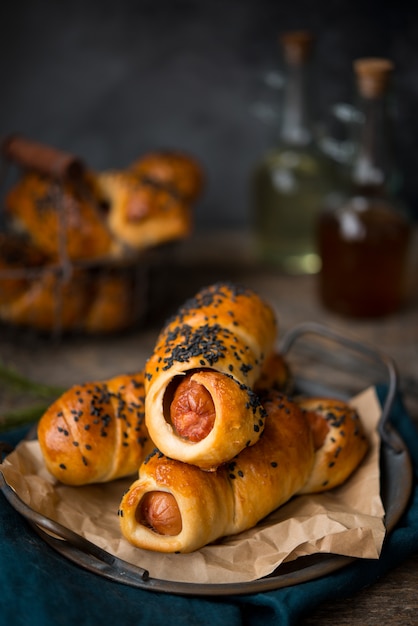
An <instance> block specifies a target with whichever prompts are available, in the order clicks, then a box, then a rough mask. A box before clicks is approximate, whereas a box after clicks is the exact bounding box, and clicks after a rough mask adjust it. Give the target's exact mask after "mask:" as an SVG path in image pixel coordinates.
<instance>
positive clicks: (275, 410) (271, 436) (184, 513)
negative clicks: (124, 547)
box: [119, 391, 368, 552]
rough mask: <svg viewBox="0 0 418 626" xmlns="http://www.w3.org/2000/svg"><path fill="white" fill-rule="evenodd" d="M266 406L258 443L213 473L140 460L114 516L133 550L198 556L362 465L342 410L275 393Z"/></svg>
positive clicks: (157, 455)
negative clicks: (136, 474)
mask: <svg viewBox="0 0 418 626" xmlns="http://www.w3.org/2000/svg"><path fill="white" fill-rule="evenodd" d="M264 403H265V404H264V405H265V408H266V411H267V418H266V426H265V430H264V433H263V435H262V436H261V437H260V440H259V441H258V442H257V443H256V444H255V445H254V446H252V447H251V448H247V449H245V450H243V451H242V452H241V453H240V454H238V455H237V456H236V457H235V458H234V459H232V460H231V461H230V462H229V463H226V464H224V465H222V466H220V467H218V469H217V470H216V471H215V472H205V471H203V470H200V469H199V468H198V467H196V466H194V465H188V464H186V463H182V462H180V461H174V460H172V459H169V458H167V457H165V456H164V455H163V454H162V453H161V452H160V451H158V450H155V451H154V453H153V454H152V455H151V456H150V457H149V458H148V459H146V460H145V461H144V463H143V464H142V466H141V467H140V470H139V477H138V479H137V480H136V481H134V482H133V484H132V485H131V487H130V488H129V490H128V491H127V492H126V493H125V494H124V496H123V498H122V500H121V505H120V510H119V516H120V526H121V531H122V534H123V535H124V537H125V538H126V539H127V540H128V541H129V542H130V543H131V544H133V545H134V546H136V547H139V548H144V549H147V550H155V551H159V552H191V551H193V550H197V549H199V548H201V547H203V546H204V545H206V544H208V543H211V542H213V541H215V540H217V539H219V538H221V537H224V536H226V535H233V534H236V533H239V532H241V531H243V530H246V529H248V528H252V527H253V526H255V525H256V524H257V522H258V521H260V520H261V519H262V518H263V517H265V516H266V515H268V514H269V513H271V512H272V511H273V510H275V509H276V508H278V507H279V506H281V505H282V504H284V503H285V502H286V501H288V500H289V499H290V498H292V497H293V496H296V495H299V494H304V493H318V492H321V491H325V490H330V489H332V488H334V487H336V486H337V485H340V484H342V483H343V482H344V481H345V480H347V478H348V477H349V476H350V475H351V474H352V473H353V472H354V471H355V469H356V468H357V467H358V465H359V464H360V463H361V461H362V459H363V457H364V455H365V454H366V451H367V449H368V442H367V439H366V437H365V435H364V432H363V429H362V425H361V422H360V420H359V418H358V416H357V414H356V412H355V411H354V410H353V409H352V408H351V407H349V406H348V405H347V404H345V403H343V402H340V401H335V400H333V399H329V398H323V399H320V400H318V399H308V400H306V401H303V402H301V403H300V405H299V404H298V403H296V402H294V401H292V400H290V399H289V398H287V397H286V396H284V395H283V394H280V393H279V392H277V391H271V392H269V393H268V395H267V396H266V397H265V401H264ZM302 407H303V408H302Z"/></svg>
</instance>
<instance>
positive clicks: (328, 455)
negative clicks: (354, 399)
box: [299, 398, 369, 493]
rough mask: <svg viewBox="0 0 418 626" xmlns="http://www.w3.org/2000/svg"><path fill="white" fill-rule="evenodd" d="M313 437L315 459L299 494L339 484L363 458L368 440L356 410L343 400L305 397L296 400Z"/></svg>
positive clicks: (315, 491) (324, 489) (331, 487)
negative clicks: (298, 400)
mask: <svg viewBox="0 0 418 626" xmlns="http://www.w3.org/2000/svg"><path fill="white" fill-rule="evenodd" d="M299 406H300V407H301V409H302V410H303V411H304V414H305V417H306V418H307V420H308V422H309V424H310V426H311V430H312V433H313V436H314V444H315V450H316V452H315V462H314V466H313V468H312V472H311V474H310V476H309V479H308V481H307V482H306V483H305V485H304V486H303V488H302V489H301V490H300V492H299V493H319V492H321V491H328V490H329V489H333V488H334V487H337V486H338V485H340V484H342V483H343V482H344V481H345V480H346V479H347V478H348V477H349V476H350V475H351V474H352V472H353V471H354V469H355V468H356V467H357V466H358V465H359V464H360V462H361V461H362V460H363V458H364V456H365V454H366V452H367V450H368V448H369V443H368V440H367V438H366V435H365V433H364V429H363V425H362V423H361V420H360V418H359V415H358V413H357V411H356V410H355V409H354V408H353V407H350V406H349V405H348V404H347V403H346V402H343V401H341V400H334V399H330V398H307V399H304V400H302V401H300V402H299Z"/></svg>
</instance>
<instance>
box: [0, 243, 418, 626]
mask: <svg viewBox="0 0 418 626" xmlns="http://www.w3.org/2000/svg"><path fill="white" fill-rule="evenodd" d="M248 246H249V243H248V240H247V237H246V236H245V235H244V236H241V235H234V236H232V235H231V234H218V235H217V236H216V237H215V238H214V237H213V236H212V235H209V236H207V237H201V238H200V239H199V238H195V239H193V241H192V242H190V243H185V244H184V245H182V246H180V247H178V248H174V249H167V250H165V251H164V252H163V253H162V255H161V258H160V260H158V261H157V262H154V264H153V266H152V268H151V269H150V282H149V304H148V314H147V316H146V318H145V319H144V321H143V323H142V324H141V326H140V327H139V328H137V329H134V330H133V331H131V332H129V333H125V334H122V335H118V336H112V337H105V338H103V337H101V338H93V337H90V338H86V337H71V338H63V339H60V340H52V339H45V338H39V337H33V336H32V335H31V334H27V333H23V332H15V331H12V332H9V331H6V329H4V328H0V333H1V334H0V358H1V360H2V362H3V363H5V364H6V365H9V366H12V367H14V368H15V369H17V370H18V371H19V372H20V373H21V374H23V375H25V376H27V377H29V378H31V379H32V380H35V381H38V382H43V383H45V382H46V383H48V384H56V385H60V386H63V387H69V386H70V385H71V384H73V383H76V382H85V381H87V380H99V379H104V378H108V377H110V376H112V375H115V374H119V373H122V372H132V371H135V370H138V369H140V368H142V367H143V365H144V363H145V360H146V358H147V356H148V355H149V354H150V353H151V352H152V349H153V345H154V342H155V338H156V334H157V332H158V331H159V329H160V328H161V326H162V324H163V322H164V320H165V319H166V317H167V316H168V315H170V314H171V313H173V312H174V311H175V309H176V307H177V306H178V305H179V304H181V303H182V302H183V301H184V300H185V299H186V298H188V297H190V296H192V295H194V293H195V292H196V291H197V290H198V289H199V288H200V287H202V286H204V285H207V284H210V283H212V282H215V281H217V280H225V279H227V280H233V281H237V282H240V283H242V284H245V285H247V286H248V287H252V288H254V289H256V290H257V291H258V292H259V293H260V294H261V295H262V296H264V297H265V298H266V299H268V300H269V301H270V302H271V304H272V305H273V307H274V308H275V310H276V312H277V316H278V319H279V327H280V335H281V336H282V337H283V336H284V335H285V334H286V333H287V332H288V331H289V330H290V329H292V328H294V327H295V326H296V325H298V324H301V323H305V322H317V323H320V324H322V325H325V326H326V327H328V328H331V329H333V330H334V331H336V332H337V333H339V334H341V335H344V336H346V337H349V338H352V339H354V340H356V341H358V342H360V343H361V344H364V343H365V344H367V345H370V346H372V347H374V348H376V349H377V350H378V351H379V353H382V352H383V353H384V354H387V355H389V357H391V358H392V359H393V360H394V362H395V363H396V366H397V369H398V373H399V388H400V389H401V391H402V392H403V397H404V401H405V405H406V407H407V409H408V411H409V413H410V415H411V417H412V419H413V420H414V421H415V423H416V424H417V426H418V271H417V268H418V263H416V264H415V259H414V266H413V271H412V272H411V280H410V285H411V293H410V298H409V300H408V302H407V304H406V306H405V308H404V309H403V310H402V311H400V312H399V313H397V314H395V315H392V316H389V317H387V318H384V319H379V320H348V319H345V318H342V317H339V316H336V315H334V314H331V313H329V312H328V311H326V310H325V309H324V308H323V307H322V306H321V303H320V302H319V300H318V297H317V277H316V276H286V275H282V274H280V273H279V272H277V271H272V270H268V271H267V270H265V269H263V268H260V267H258V266H257V265H256V264H254V262H253V261H254V260H253V258H252V255H251V252H250V251H249V248H248ZM305 339H306V342H305ZM308 339H309V341H310V338H305V336H302V338H301V340H300V341H299V340H298V342H297V344H295V348H294V352H292V354H291V355H290V354H289V357H290V356H291V357H292V359H293V360H292V366H293V367H295V368H296V369H297V373H300V372H301V373H302V374H303V376H305V375H307V376H308V377H313V378H315V377H319V382H326V385H327V386H330V385H331V387H332V386H333V385H334V384H335V385H337V386H339V385H342V386H347V388H349V389H350V392H351V391H353V392H355V391H356V390H358V391H361V390H362V389H363V388H365V387H367V386H369V384H373V383H374V382H380V381H381V380H384V379H385V376H386V369H385V367H384V366H382V365H381V363H380V361H379V359H378V360H377V361H376V363H375V362H374V361H373V360H372V361H371V362H370V361H369V360H365V359H364V358H363V357H361V356H359V355H358V354H357V353H355V352H354V354H351V353H350V354H348V353H347V351H346V350H344V349H341V348H338V346H337V345H328V344H327V343H325V344H323V343H321V342H322V340H321V342H320V343H318V344H314V345H313V346H312V347H311V346H310V344H309V342H308ZM335 348H336V349H335ZM292 350H293V349H292ZM293 361H294V362H293ZM336 623H338V624H339V625H340V626H342V625H350V626H351V625H353V626H354V625H357V624H358V625H361V626H364V625H365V624H367V625H370V626H373V625H379V626H381V624H382V623H385V624H387V623H390V624H391V625H399V626H400V625H402V626H408V625H413V624H414V625H416V624H418V546H415V553H413V550H412V548H411V557H410V558H409V559H408V560H407V561H406V562H405V563H403V564H402V565H400V566H399V567H398V568H396V569H395V570H393V571H391V572H390V573H389V574H387V575H386V576H384V577H383V578H381V579H380V580H377V581H376V582H375V583H374V584H373V585H372V586H370V587H368V588H367V589H365V590H363V591H361V592H359V593H357V594H356V595H355V596H354V597H353V598H351V599H349V600H343V601H336V602H329V603H326V604H324V605H322V606H321V607H319V608H318V609H317V610H316V611H315V612H314V614H313V615H311V616H309V618H307V619H305V621H304V622H303V625H304V626H314V625H317V624H318V625H319V624H320V625H321V626H327V625H328V624H329V625H331V624H332V625H333V626H334V625H335V624H336Z"/></svg>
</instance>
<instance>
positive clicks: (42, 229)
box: [5, 171, 119, 260]
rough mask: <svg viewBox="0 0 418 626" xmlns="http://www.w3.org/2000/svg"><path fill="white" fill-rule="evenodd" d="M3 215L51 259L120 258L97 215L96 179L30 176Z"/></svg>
mask: <svg viewBox="0 0 418 626" xmlns="http://www.w3.org/2000/svg"><path fill="white" fill-rule="evenodd" d="M5 205H6V213H7V215H8V217H9V219H10V220H11V222H12V223H13V225H14V227H15V228H16V229H17V230H18V231H19V232H24V233H25V234H26V235H27V236H28V237H30V239H31V241H32V242H33V244H34V245H36V246H37V247H38V248H39V249H40V250H42V251H43V252H45V253H46V254H48V255H49V256H50V257H51V258H52V259H55V260H57V259H58V260H59V259H62V257H63V254H65V255H66V257H68V258H69V259H70V260H86V259H97V258H103V257H106V256H108V255H112V256H113V255H117V254H119V244H116V243H115V241H114V240H113V239H112V237H111V234H110V232H109V229H108V228H107V225H106V223H105V219H104V216H103V214H102V212H101V209H100V197H99V195H98V188H97V183H96V177H95V175H94V174H92V173H86V175H85V177H83V179H82V180H81V181H79V180H77V181H71V180H69V181H59V180H54V179H53V178H50V177H48V176H45V175H42V174H38V173H36V172H32V171H28V172H27V173H25V174H24V175H23V176H22V177H21V178H20V179H19V181H18V182H17V183H16V185H15V186H14V187H12V189H10V191H9V192H8V194H7V196H6V199H5Z"/></svg>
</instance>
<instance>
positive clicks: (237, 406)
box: [145, 283, 277, 469]
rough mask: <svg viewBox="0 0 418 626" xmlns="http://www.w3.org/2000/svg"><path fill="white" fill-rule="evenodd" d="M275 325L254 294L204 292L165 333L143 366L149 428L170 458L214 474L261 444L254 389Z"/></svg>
mask: <svg viewBox="0 0 418 626" xmlns="http://www.w3.org/2000/svg"><path fill="white" fill-rule="evenodd" d="M276 336H277V322H276V318H275V315H274V312H273V310H272V309H271V307H270V306H269V305H267V304H266V303H265V302H264V301H263V300H262V299H261V298H260V297H259V296H258V295H257V294H255V293H254V292H253V291H251V290H249V289H246V288H241V287H239V286H237V285H232V284H228V283H218V284H215V285H212V286H210V287H207V288H204V289H202V290H201V291H200V292H199V293H198V294H197V295H196V296H195V297H194V298H192V299H190V300H189V301H187V302H186V303H185V304H184V305H183V306H182V307H180V309H179V311H178V312H177V315H176V316H174V317H173V318H172V319H171V320H170V321H169V322H168V323H167V325H166V327H165V328H164V329H163V331H162V332H161V334H160V336H159V338H158V340H157V343H156V347H155V350H154V352H153V354H152V356H151V357H150V359H149V360H148V362H147V363H146V366H145V391H146V401H145V404H146V424H147V428H148V430H149V433H150V437H151V439H152V440H153V441H154V443H155V445H156V447H157V448H159V449H160V450H161V451H162V452H163V453H164V454H165V455H167V456H168V457H170V458H172V459H176V460H180V461H183V462H185V463H192V464H195V465H197V466H198V467H200V468H203V469H214V468H216V467H217V466H218V465H220V464H221V463H224V462H226V461H229V460H230V459H231V458H232V457H234V456H235V455H236V454H238V453H239V452H240V451H241V450H243V449H244V448H245V447H247V446H251V445H253V444H254V443H256V441H258V439H259V437H260V434H261V433H262V431H263V429H264V418H265V410H264V408H263V406H262V404H261V402H260V400H259V398H258V396H257V395H256V394H255V392H254V390H253V387H254V385H255V383H256V381H257V380H259V379H260V376H261V374H262V371H263V364H264V362H265V361H266V359H267V358H268V357H269V355H271V354H272V353H273V350H274V344H275V341H276Z"/></svg>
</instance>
